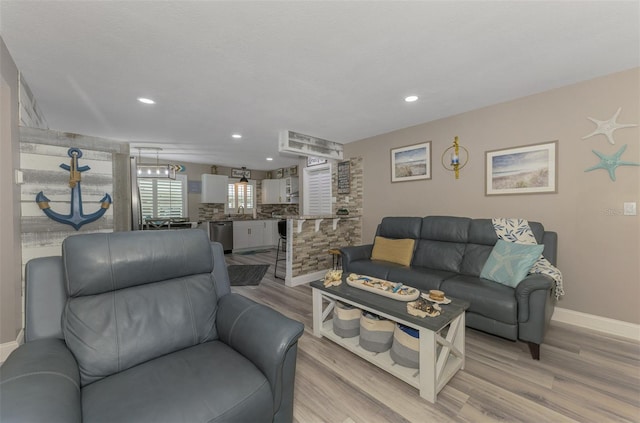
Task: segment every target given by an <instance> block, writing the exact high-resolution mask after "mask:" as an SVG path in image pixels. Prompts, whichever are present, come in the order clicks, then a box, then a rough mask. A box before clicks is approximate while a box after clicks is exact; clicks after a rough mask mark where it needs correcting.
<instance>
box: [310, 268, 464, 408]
mask: <svg viewBox="0 0 640 423" xmlns="http://www.w3.org/2000/svg"><path fill="white" fill-rule="evenodd" d="M311 288H312V295H313V334H314V335H315V336H317V337H319V338H321V337H323V336H324V337H326V338H328V339H330V340H332V341H333V342H335V343H337V344H338V345H340V346H342V347H344V348H346V349H347V350H349V351H351V352H353V353H354V354H357V355H359V356H360V357H362V358H363V359H365V360H367V361H369V362H371V363H373V364H375V365H376V366H378V367H380V368H381V369H383V370H385V371H387V372H389V373H391V374H392V375H394V376H395V377H397V378H399V379H400V380H402V381H404V382H406V383H408V384H410V385H412V386H414V387H416V388H418V389H419V391H420V396H421V397H422V398H424V399H426V400H427V401H429V402H432V403H435V401H436V397H437V395H438V392H440V390H442V388H443V387H444V386H445V385H446V384H447V382H449V380H450V379H451V378H452V377H453V376H454V375H455V374H456V372H457V371H458V370H460V369H463V368H464V360H465V351H464V336H465V320H464V314H465V310H466V309H467V308H468V307H469V303H468V302H466V301H462V300H457V299H452V302H451V304H447V305H443V306H441V307H442V313H441V314H440V316H437V317H425V318H421V317H416V316H411V315H410V314H408V313H407V308H406V307H407V303H406V302H404V301H396V300H393V299H390V298H386V297H383V296H381V295H377V294H374V293H370V292H367V291H363V290H361V289H357V288H353V287H351V286H348V285H347V284H346V283H345V282H343V283H342V284H341V285H339V286H336V287H330V288H325V287H324V285H323V283H322V281H316V282H311ZM336 301H340V302H343V303H347V304H351V305H353V306H355V307H358V308H360V309H362V310H367V311H370V312H371V313H375V314H377V315H379V316H382V317H385V318H387V319H389V320H393V321H395V322H397V323H400V324H403V325H406V326H409V327H411V328H414V329H416V330H418V332H419V334H420V353H419V368H418V369H417V370H416V369H411V368H409V367H404V366H401V365H399V364H396V363H395V362H394V361H393V360H392V359H391V357H390V355H389V352H388V351H386V352H383V353H374V352H371V351H368V350H365V349H364V348H362V347H360V345H359V337H357V336H356V337H353V338H342V337H340V336H338V335H336V334H335V333H334V332H333V321H332V319H331V318H329V317H330V316H329V315H330V314H331V312H332V311H333V308H334V306H335V302H336ZM325 304H326V307H325V306H324V305H325Z"/></svg>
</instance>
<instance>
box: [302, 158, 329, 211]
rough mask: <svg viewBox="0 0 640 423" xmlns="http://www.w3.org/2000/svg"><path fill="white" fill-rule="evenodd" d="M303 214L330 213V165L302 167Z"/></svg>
mask: <svg viewBox="0 0 640 423" xmlns="http://www.w3.org/2000/svg"><path fill="white" fill-rule="evenodd" d="M304 175H305V176H304V214H306V215H324V214H331V211H332V204H331V165H326V166H313V167H307V168H305V169H304Z"/></svg>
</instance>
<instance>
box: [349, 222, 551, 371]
mask: <svg viewBox="0 0 640 423" xmlns="http://www.w3.org/2000/svg"><path fill="white" fill-rule="evenodd" d="M529 226H530V227H531V230H532V232H533V233H534V235H535V237H536V241H537V242H538V244H544V251H543V255H544V256H545V258H547V260H549V261H550V262H551V263H552V264H553V265H555V264H556V249H557V243H558V238H557V234H556V233H555V232H549V231H545V230H544V227H543V226H542V224H540V223H538V222H529ZM376 235H377V236H382V237H385V238H394V239H404V238H413V239H415V240H416V243H415V249H414V252H413V257H412V260H411V265H410V266H409V267H406V266H402V265H399V264H395V263H390V262H385V261H380V260H371V252H372V249H373V244H370V245H361V246H355V247H344V248H341V252H342V267H343V270H344V271H345V273H346V274H348V273H357V274H364V275H370V276H373V277H376V278H380V279H386V280H390V281H394V282H402V283H405V284H407V285H409V286H413V287H416V288H418V289H420V290H423V291H428V290H430V289H440V290H442V291H444V292H445V293H446V295H449V296H452V297H454V298H460V299H463V300H467V301H469V302H470V303H471V306H470V307H469V309H468V310H467V313H466V325H467V326H468V327H471V328H474V329H479V330H482V331H485V332H488V333H491V334H494V335H498V336H501V337H504V338H507V339H511V340H517V339H519V340H521V341H525V342H527V343H528V344H529V349H530V351H531V355H532V357H533V358H534V359H539V358H540V344H541V343H542V342H543V340H544V335H545V332H546V330H547V327H548V325H549V321H550V319H551V315H552V314H553V308H554V304H555V299H554V296H553V292H552V288H553V284H554V282H553V280H552V279H551V278H550V277H548V276H545V275H541V274H532V275H528V276H527V277H526V278H525V279H524V280H523V281H522V282H520V283H519V284H518V286H517V287H516V288H511V287H508V286H505V285H502V284H499V283H496V282H493V281H490V280H487V279H482V278H480V273H481V271H482V268H483V266H484V263H485V262H486V261H487V258H488V257H489V254H490V253H491V250H492V249H493V246H494V244H495V243H496V242H497V240H498V237H497V235H496V233H495V230H494V228H493V224H492V223H491V219H470V218H466V217H453V216H427V217H424V218H421V217H385V218H384V219H382V222H381V223H380V224H379V225H378V228H377V231H376Z"/></svg>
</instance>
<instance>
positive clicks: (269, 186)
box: [262, 179, 282, 204]
mask: <svg viewBox="0 0 640 423" xmlns="http://www.w3.org/2000/svg"><path fill="white" fill-rule="evenodd" d="M280 181H281V179H263V180H262V204H280V199H281V198H282V194H281V193H280V185H281V184H280Z"/></svg>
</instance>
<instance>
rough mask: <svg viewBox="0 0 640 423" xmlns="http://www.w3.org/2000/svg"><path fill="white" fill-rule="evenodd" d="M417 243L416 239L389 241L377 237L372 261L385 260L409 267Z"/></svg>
mask: <svg viewBox="0 0 640 423" xmlns="http://www.w3.org/2000/svg"><path fill="white" fill-rule="evenodd" d="M415 242H416V240H415V239H389V238H384V237H381V236H377V237H376V239H375V241H374V242H373V251H372V252H371V260H384V261H390V262H391V263H398V264H401V265H403V266H409V265H410V264H411V257H413V246H414V245H415Z"/></svg>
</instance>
